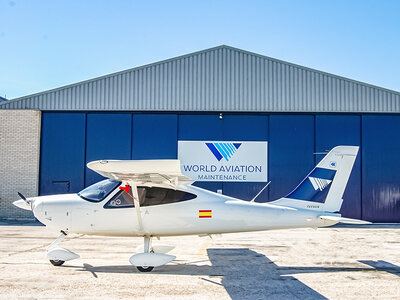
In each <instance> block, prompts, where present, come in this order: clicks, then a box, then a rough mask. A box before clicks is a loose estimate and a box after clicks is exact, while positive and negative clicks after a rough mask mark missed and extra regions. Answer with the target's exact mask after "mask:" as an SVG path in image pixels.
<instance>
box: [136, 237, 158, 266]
mask: <svg viewBox="0 0 400 300" xmlns="http://www.w3.org/2000/svg"><path fill="white" fill-rule="evenodd" d="M143 252H144V253H150V252H152V251H151V237H150V236H145V237H144V251H143ZM136 268H137V269H138V270H139V271H140V272H151V271H152V270H153V269H154V267H152V266H136Z"/></svg>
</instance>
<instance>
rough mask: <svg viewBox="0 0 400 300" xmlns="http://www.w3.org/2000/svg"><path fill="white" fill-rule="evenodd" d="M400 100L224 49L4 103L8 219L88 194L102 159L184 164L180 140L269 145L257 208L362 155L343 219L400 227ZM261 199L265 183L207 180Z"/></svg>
mask: <svg viewBox="0 0 400 300" xmlns="http://www.w3.org/2000/svg"><path fill="white" fill-rule="evenodd" d="M399 113H400V93H398V92H395V91H391V90H387V89H384V88H380V87H377V86H373V85H370V84H366V83H362V82H358V81H354V80H350V79H347V78H343V77H339V76H336V75H332V74H328V73H324V72H320V71H316V70H313V69H310V68H306V67H302V66H298V65H295V64H291V63H287V62H284V61H280V60H277V59H273V58H270V57H266V56H263V55H259V54H255V53H250V52H247V51H244V50H240V49H236V48H232V47H229V46H219V47H215V48H211V49H207V50H204V51H199V52H196V53H191V54H188V55H184V56H180V57H177V58H172V59H168V60H165V61H161V62H157V63H154V64H149V65H145V66H141V67H137V68H133V69H129V70H126V71H122V72H118V73H114V74H110V75H106V76H103V77H99V78H95V79H90V80H87V81H83V82H79V83H75V84H71V85H68V86H63V87H60V88H56V89H53V90H49V91H44V92H41V93H37V94H33V95H28V96H25V97H21V98H18V99H14V100H9V101H4V102H1V103H0V138H1V143H0V166H1V167H0V217H1V218H29V217H31V214H29V212H26V211H22V210H20V209H17V208H15V207H13V206H12V205H11V202H12V201H13V200H15V199H16V198H18V197H17V196H16V192H17V191H20V192H22V193H24V194H26V196H34V195H46V194H53V193H70V192H78V191H79V190H81V189H82V188H84V187H86V186H88V185H90V184H92V183H94V182H96V181H98V180H100V179H101V177H100V176H98V175H97V174H95V173H94V172H92V171H91V170H89V169H87V168H86V167H85V165H86V163H87V162H90V161H92V160H98V159H105V158H107V159H155V158H177V151H178V149H177V147H178V146H177V144H178V141H188V140H197V141H267V142H268V144H267V145H268V155H267V156H268V157H267V161H268V164H267V167H268V180H270V181H271V184H270V185H269V186H268V188H267V189H266V190H265V191H264V192H263V193H262V194H261V195H260V197H259V198H258V199H257V201H259V202H266V201H272V200H275V199H277V198H279V197H282V196H285V195H286V194H288V192H290V191H291V190H292V189H293V188H294V187H295V186H296V185H297V184H298V183H299V182H300V181H301V180H302V179H303V178H304V177H305V175H307V173H308V172H309V171H310V170H311V169H312V168H313V167H314V165H315V164H316V163H317V162H318V161H319V160H320V159H321V158H322V155H321V154H319V153H321V152H325V151H326V150H329V149H331V148H332V147H334V146H336V145H359V146H360V152H359V156H358V158H357V160H356V163H355V166H354V169H353V172H352V175H351V177H350V180H349V183H348V187H347V189H346V192H345V195H344V204H343V206H342V210H341V211H342V214H343V215H344V216H347V217H352V218H360V219H364V220H369V221H374V222H400V159H399V153H400V115H399ZM197 184H198V185H200V186H203V187H206V188H208V189H211V190H214V191H217V190H220V191H222V193H224V194H227V195H231V196H234V197H238V198H241V199H246V200H248V199H251V198H253V196H254V195H255V194H257V192H258V191H259V190H260V189H261V188H262V187H263V186H264V185H265V183H263V182H240V183H238V182H199V183H197Z"/></svg>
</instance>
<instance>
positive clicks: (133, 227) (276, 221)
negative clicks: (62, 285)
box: [32, 185, 334, 236]
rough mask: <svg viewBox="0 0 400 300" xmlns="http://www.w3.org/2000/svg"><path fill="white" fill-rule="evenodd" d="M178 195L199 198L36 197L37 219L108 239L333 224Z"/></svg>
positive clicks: (299, 213)
mask: <svg viewBox="0 0 400 300" xmlns="http://www.w3.org/2000/svg"><path fill="white" fill-rule="evenodd" d="M177 189H178V190H179V191H182V192H187V193H190V194H191V195H196V197H195V198H194V199H190V200H185V201H179V202H174V203H168V204H159V205H148V206H141V207H140V218H141V224H140V222H139V220H138V215H137V210H136V208H135V207H117V208H110V207H109V206H108V207H107V205H108V203H110V201H112V200H110V199H115V196H116V194H117V193H121V191H120V190H119V188H118V186H117V187H116V188H115V189H114V190H112V191H111V192H110V193H109V194H108V195H107V196H106V197H105V198H104V199H103V200H101V201H99V202H90V201H87V200H86V199H84V198H82V197H81V196H79V195H78V194H64V195H53V196H42V197H36V198H33V204H32V211H33V213H34V215H35V217H36V218H37V219H38V220H39V221H40V222H41V223H43V224H44V225H46V226H47V227H48V228H50V229H53V230H57V231H60V230H62V231H65V232H66V233H81V234H92V235H108V236H175V235H207V234H217V233H231V232H245V231H261V230H271V229H286V228H301V227H312V228H317V227H321V226H327V225H332V224H333V223H334V222H333V223H329V224H327V223H326V221H323V220H321V219H320V218H319V214H320V212H318V211H315V210H307V209H299V208H293V207H285V206H279V205H274V204H268V203H255V202H248V201H243V200H239V199H235V198H232V197H228V196H224V195H221V194H217V193H214V192H211V191H207V190H204V189H201V188H198V187H195V186H192V185H181V186H179V187H177Z"/></svg>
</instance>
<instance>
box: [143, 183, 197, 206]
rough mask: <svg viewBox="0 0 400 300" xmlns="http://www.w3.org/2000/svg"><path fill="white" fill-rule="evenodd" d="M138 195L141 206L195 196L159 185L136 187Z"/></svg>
mask: <svg viewBox="0 0 400 300" xmlns="http://www.w3.org/2000/svg"><path fill="white" fill-rule="evenodd" d="M138 195H139V200H140V205H141V206H152V205H160V204H170V203H176V202H182V201H187V200H192V199H194V198H196V197H197V196H196V195H195V194H191V193H188V192H184V191H179V190H173V189H166V188H160V187H138Z"/></svg>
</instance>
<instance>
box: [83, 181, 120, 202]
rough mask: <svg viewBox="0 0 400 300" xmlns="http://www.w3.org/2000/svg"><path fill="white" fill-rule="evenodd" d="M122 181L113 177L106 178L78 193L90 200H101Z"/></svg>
mask: <svg viewBox="0 0 400 300" xmlns="http://www.w3.org/2000/svg"><path fill="white" fill-rule="evenodd" d="M120 183H121V182H120V181H117V180H113V179H106V180H103V181H100V182H98V183H95V184H93V185H91V186H89V187H87V188H86V189H84V190H82V191H80V192H79V193H78V195H79V196H80V197H81V198H83V199H85V200H88V201H92V202H100V201H101V200H104V198H106V197H107V196H108V195H109V194H110V193H111V192H112V191H113V190H114V189H115V188H116V187H117V186H118V185H120Z"/></svg>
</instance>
